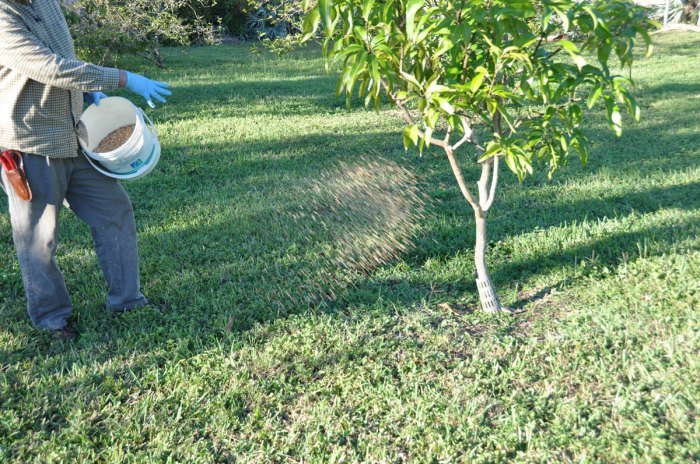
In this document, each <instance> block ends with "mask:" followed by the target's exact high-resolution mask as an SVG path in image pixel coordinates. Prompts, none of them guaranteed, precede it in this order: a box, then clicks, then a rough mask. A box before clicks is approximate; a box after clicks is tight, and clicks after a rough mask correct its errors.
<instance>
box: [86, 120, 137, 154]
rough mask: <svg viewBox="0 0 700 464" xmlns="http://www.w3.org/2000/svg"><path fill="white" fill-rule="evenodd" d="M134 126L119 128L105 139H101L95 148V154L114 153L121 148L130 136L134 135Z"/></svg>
mask: <svg viewBox="0 0 700 464" xmlns="http://www.w3.org/2000/svg"><path fill="white" fill-rule="evenodd" d="M135 127H136V125H135V124H131V125H129V126H124V127H120V128H119V129H117V130H115V131H113V132H111V133H110V134H109V135H107V137H105V138H103V139H102V141H101V142H100V143H99V145H97V148H95V150H94V152H95V153H107V152H110V151H114V150H116V149H117V148H119V147H121V146H122V145H124V144H125V143H126V141H127V140H129V137H131V134H133V133H134V128H135Z"/></svg>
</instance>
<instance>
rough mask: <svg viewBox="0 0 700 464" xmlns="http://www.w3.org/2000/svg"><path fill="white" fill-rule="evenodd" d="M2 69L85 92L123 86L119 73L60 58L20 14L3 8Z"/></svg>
mask: <svg viewBox="0 0 700 464" xmlns="http://www.w3.org/2000/svg"><path fill="white" fill-rule="evenodd" d="M0 65H1V66H3V67H6V68H8V69H11V70H13V71H16V72H18V73H20V74H23V75H25V76H27V77H29V78H30V79H33V80H35V81H38V82H41V83H43V84H47V85H51V86H54V87H61V88H64V89H71V90H82V91H83V92H94V91H100V90H114V89H116V88H118V87H119V84H120V83H121V73H120V72H119V70H118V69H114V68H105V67H102V66H97V65H94V64H90V63H86V62H84V61H81V60H78V59H66V58H63V57H60V56H58V55H56V54H55V53H53V52H52V51H51V49H49V48H48V47H46V46H45V45H44V44H43V43H41V41H40V40H39V39H38V38H37V37H36V36H35V35H34V33H33V32H32V31H30V30H29V29H28V28H27V26H26V24H25V23H24V21H23V20H22V18H21V17H19V16H18V15H17V13H15V12H14V11H12V10H10V9H7V8H2V7H1V6H0ZM125 81H126V80H125ZM124 83H126V82H124Z"/></svg>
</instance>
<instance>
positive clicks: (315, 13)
mask: <svg viewBox="0 0 700 464" xmlns="http://www.w3.org/2000/svg"><path fill="white" fill-rule="evenodd" d="M320 22H321V13H320V12H319V10H318V7H316V8H314V9H313V10H311V11H310V12H309V14H307V15H306V17H305V18H304V24H303V28H304V36H303V37H302V40H303V41H307V40H309V39H310V38H312V37H313V36H314V35H316V31H317V30H318V25H319V23H320Z"/></svg>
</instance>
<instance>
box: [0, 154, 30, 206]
mask: <svg viewBox="0 0 700 464" xmlns="http://www.w3.org/2000/svg"><path fill="white" fill-rule="evenodd" d="M0 163H2V167H3V168H5V176H6V177H7V181H8V182H9V183H10V185H11V186H12V188H13V189H15V193H17V196H18V197H20V198H21V199H22V200H24V201H32V189H31V188H29V182H28V181H27V175H26V174H25V172H24V161H23V160H22V155H21V154H20V152H18V151H17V150H7V151H4V152H2V153H1V154H0Z"/></svg>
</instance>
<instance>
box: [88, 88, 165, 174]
mask: <svg viewBox="0 0 700 464" xmlns="http://www.w3.org/2000/svg"><path fill="white" fill-rule="evenodd" d="M80 121H82V123H83V124H84V125H85V130H86V132H87V137H88V140H83V139H82V138H79V140H78V141H79V142H80V146H81V148H82V149H83V151H84V152H85V154H86V155H87V157H88V161H90V164H92V165H93V167H94V168H95V169H97V170H98V171H99V172H101V173H102V174H104V175H106V176H109V177H113V178H115V179H121V180H134V179H140V178H141V177H144V176H145V175H146V174H148V173H149V172H151V171H152V170H153V168H155V167H156V164H158V160H159V159H160V143H159V142H158V135H156V131H155V127H154V125H153V121H151V120H150V119H149V118H148V116H146V115H145V114H144V112H143V111H142V110H141V109H140V108H138V107H136V106H134V104H133V103H131V102H130V101H129V100H127V99H126V98H122V97H109V98H103V99H102V100H101V101H100V105H99V106H97V105H90V106H89V107H88V109H86V110H85V112H84V113H83V116H82V117H81V118H80ZM132 124H134V132H133V133H132V134H131V137H129V139H128V140H127V141H126V142H124V144H123V145H122V146H121V147H119V148H117V149H115V150H112V151H110V152H106V153H95V152H94V151H93V150H95V149H96V148H97V146H98V145H99V144H100V142H101V141H102V140H103V139H104V138H105V137H107V136H108V135H109V134H111V133H112V132H114V131H115V130H117V129H119V128H121V127H124V126H130V125H132Z"/></svg>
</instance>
